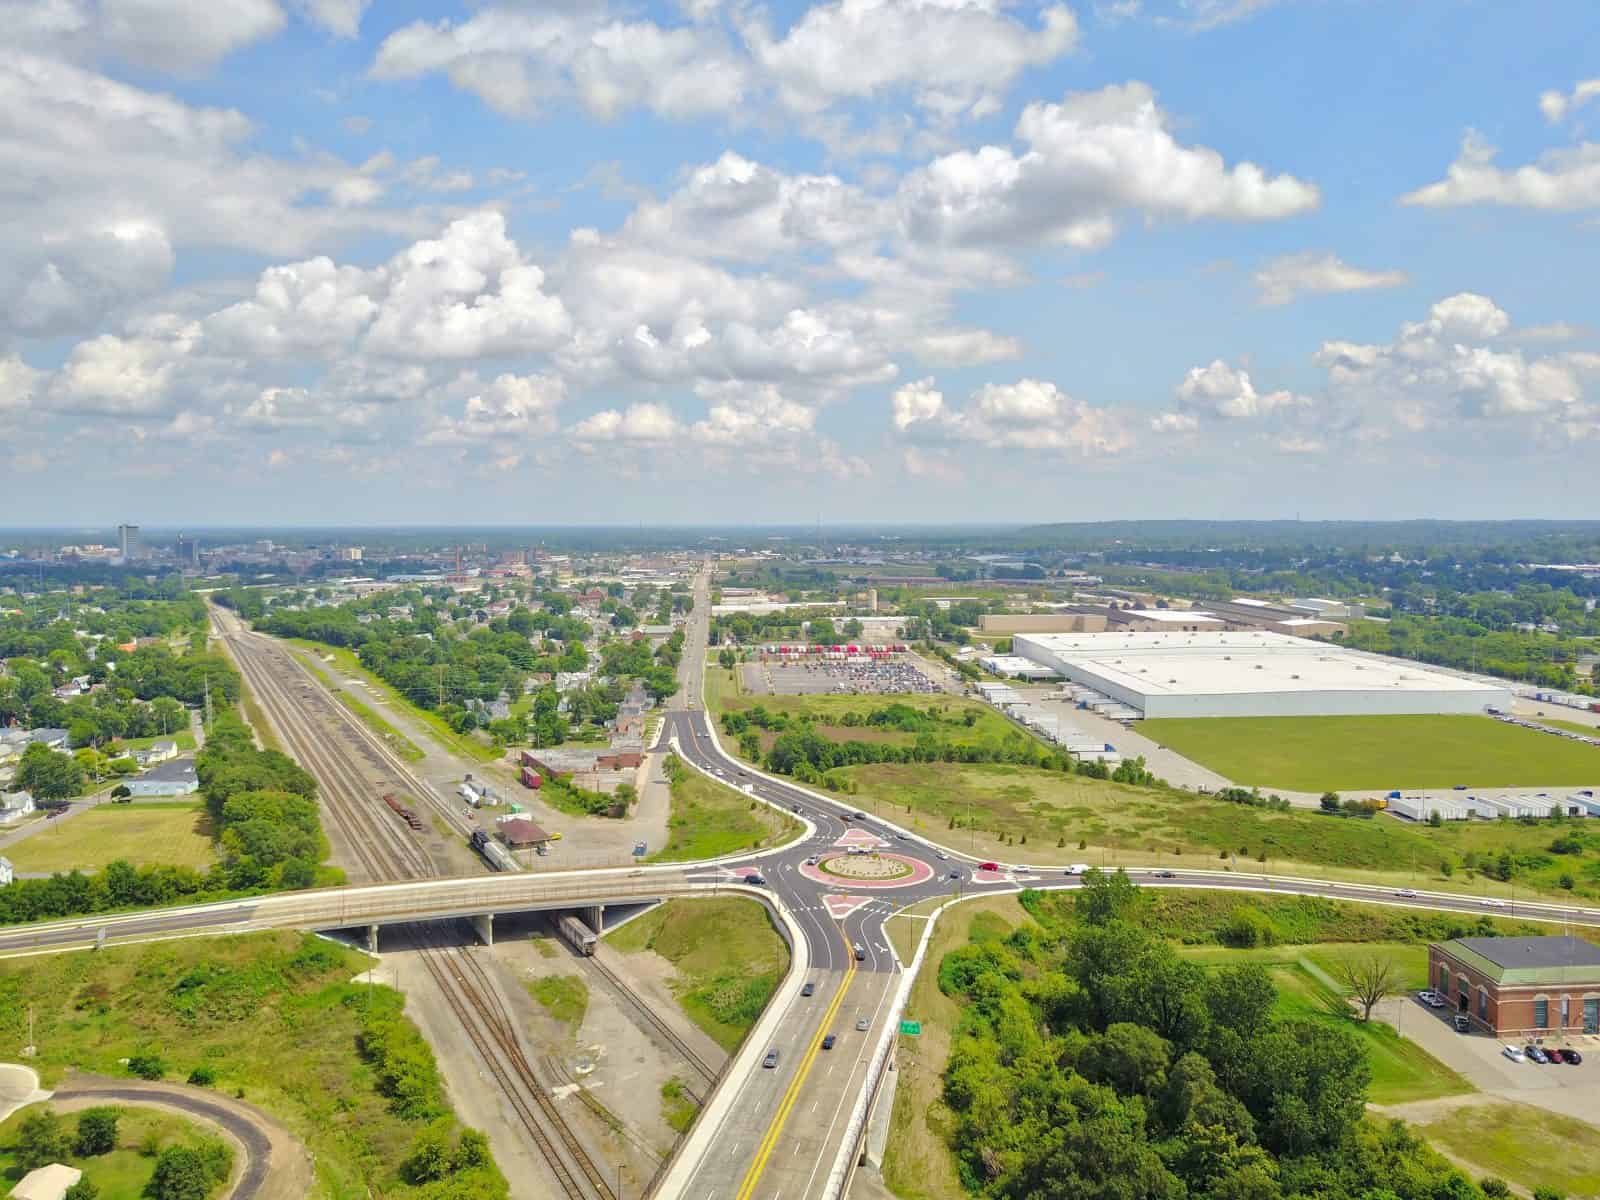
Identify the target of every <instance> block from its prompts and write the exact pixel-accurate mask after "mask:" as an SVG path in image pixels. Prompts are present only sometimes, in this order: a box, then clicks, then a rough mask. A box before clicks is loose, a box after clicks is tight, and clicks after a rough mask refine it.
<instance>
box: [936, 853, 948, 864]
mask: <svg viewBox="0 0 1600 1200" xmlns="http://www.w3.org/2000/svg"><path fill="white" fill-rule="evenodd" d="M936 857H937V858H938V860H939V861H940V862H949V861H950V856H949V855H948V854H946V853H945V852H944V851H943V850H941V851H939V853H938V854H937V855H936Z"/></svg>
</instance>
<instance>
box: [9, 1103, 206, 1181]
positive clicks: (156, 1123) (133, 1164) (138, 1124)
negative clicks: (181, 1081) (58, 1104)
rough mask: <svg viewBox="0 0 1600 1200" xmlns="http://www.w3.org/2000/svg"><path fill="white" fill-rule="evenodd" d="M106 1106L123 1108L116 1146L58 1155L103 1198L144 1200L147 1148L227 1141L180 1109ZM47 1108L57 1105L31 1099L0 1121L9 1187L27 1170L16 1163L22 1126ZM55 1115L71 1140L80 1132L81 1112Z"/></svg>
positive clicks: (150, 1160) (149, 1163) (152, 1164)
mask: <svg viewBox="0 0 1600 1200" xmlns="http://www.w3.org/2000/svg"><path fill="white" fill-rule="evenodd" d="M105 1107H109V1108H114V1109H116V1111H117V1114H118V1120H117V1146H116V1149H114V1150H111V1151H108V1152H107V1153H105V1154H95V1155H87V1156H85V1155H79V1154H77V1153H70V1154H67V1155H66V1156H64V1157H63V1158H61V1159H59V1160H58V1161H60V1162H62V1163H65V1164H66V1165H67V1166H69V1167H77V1168H78V1169H79V1170H81V1171H82V1172H83V1177H84V1178H85V1179H87V1180H89V1181H90V1182H91V1183H93V1184H94V1185H95V1187H96V1188H97V1189H98V1195H99V1200H145V1198H146V1191H145V1189H146V1188H147V1187H148V1186H149V1183H150V1178H151V1176H152V1175H154V1174H155V1168H156V1158H155V1155H154V1154H148V1153H145V1151H146V1149H149V1148H157V1149H158V1151H159V1150H164V1149H166V1148H167V1147H169V1146H185V1147H188V1148H190V1149H196V1150H198V1149H201V1148H202V1147H204V1146H207V1145H224V1148H225V1144H224V1143H222V1142H221V1139H219V1138H217V1137H216V1136H214V1135H213V1134H211V1133H209V1132H207V1131H206V1130H205V1129H204V1128H203V1127H201V1126H199V1125H196V1124H193V1123H191V1122H189V1121H187V1120H185V1119H184V1118H183V1117H180V1116H178V1115H176V1114H175V1113H170V1112H166V1111H163V1110H160V1109H154V1108H140V1107H138V1106H136V1105H129V1104H110V1105H106V1106H105ZM47 1109H49V1110H50V1111H52V1112H54V1111H55V1110H54V1109H51V1108H50V1105H48V1104H33V1105H29V1106H28V1107H27V1108H24V1109H20V1110H19V1111H17V1112H15V1113H13V1114H12V1115H11V1116H10V1117H9V1118H7V1120H6V1121H5V1122H4V1123H0V1187H4V1188H6V1189H7V1190H9V1189H10V1188H11V1187H12V1186H13V1185H14V1184H15V1183H16V1182H17V1180H19V1179H21V1178H22V1176H23V1175H25V1174H26V1172H25V1171H23V1169H22V1168H21V1167H20V1166H18V1165H17V1161H16V1155H15V1154H14V1153H13V1150H12V1147H13V1143H14V1141H15V1138H16V1133H17V1126H18V1125H20V1124H21V1123H22V1122H23V1121H25V1120H27V1119H28V1117H29V1116H31V1115H33V1114H35V1113H38V1112H41V1111H44V1110H47ZM80 1111H81V1110H80ZM56 1117H57V1119H58V1120H59V1121H60V1123H61V1129H62V1132H63V1133H65V1134H66V1137H67V1142H68V1145H69V1146H70V1145H71V1144H72V1141H73V1138H74V1136H75V1135H76V1132H77V1122H78V1112H58V1113H56ZM229 1157H230V1158H231V1152H229ZM224 1182H226V1181H225V1180H219V1181H218V1182H217V1183H216V1185H215V1186H214V1187H213V1188H212V1190H211V1194H212V1195H215V1194H216V1193H217V1192H218V1191H220V1189H221V1187H222V1184H223V1183H224Z"/></svg>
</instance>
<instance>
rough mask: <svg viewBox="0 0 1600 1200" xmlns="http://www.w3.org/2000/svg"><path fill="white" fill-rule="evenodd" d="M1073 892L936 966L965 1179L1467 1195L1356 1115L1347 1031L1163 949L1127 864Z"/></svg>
mask: <svg viewBox="0 0 1600 1200" xmlns="http://www.w3.org/2000/svg"><path fill="white" fill-rule="evenodd" d="M1072 903H1073V909H1072V913H1071V919H1070V920H1065V919H1054V920H1050V919H1047V923H1046V924H1043V925H1024V926H1022V927H1020V928H1018V929H1016V930H1013V931H1011V932H1009V933H1008V934H1005V935H1004V936H997V937H983V936H975V938H974V940H973V941H972V943H970V944H969V945H967V946H964V947H961V948H959V949H956V950H954V951H952V952H951V953H948V954H946V955H945V956H944V958H943V959H942V961H941V962H940V964H939V967H938V985H939V989H940V990H941V991H942V992H943V993H945V994H946V995H947V996H949V997H952V998H954V999H956V1000H957V1001H958V1002H960V1003H961V1005H962V1008H961V1010H960V1011H961V1015H960V1018H959V1025H958V1028H957V1031H956V1036H955V1040H954V1043H953V1047H952V1051H951V1055H950V1060H949V1063H948V1065H947V1067H946V1069H945V1073H944V1088H943V1101H944V1103H945V1105H947V1106H948V1109H949V1111H950V1113H951V1115H952V1124H951V1127H950V1130H949V1144H950V1147H951V1150H952V1151H953V1152H954V1154H955V1158H956V1163H957V1168H958V1172H959V1175H960V1178H961V1182H962V1184H963V1185H964V1186H965V1188H966V1189H967V1190H968V1191H969V1192H970V1193H973V1194H977V1195H983V1196H992V1197H1016V1198H1017V1200H1022V1198H1024V1197H1026V1198H1028V1200H1050V1198H1052V1197H1060V1198H1062V1200H1066V1198H1067V1197H1071V1198H1073V1200H1094V1198H1097V1197H1162V1198H1170V1200H1177V1198H1178V1197H1183V1196H1217V1197H1244V1196H1248V1197H1252V1198H1256V1200H1274V1198H1276V1197H1300V1196H1316V1197H1318V1198H1319V1200H1341V1198H1343V1197H1350V1198H1352V1200H1355V1198H1361V1200H1371V1198H1373V1197H1378V1196H1393V1197H1397V1198H1398V1200H1424V1198H1426V1200H1433V1198H1434V1197H1446V1196H1447V1197H1451V1198H1459V1200H1470V1198H1472V1197H1477V1196H1481V1195H1482V1192H1481V1191H1480V1190H1479V1189H1478V1188H1477V1187H1476V1186H1475V1185H1474V1184H1472V1183H1471V1182H1470V1181H1469V1180H1467V1179H1466V1178H1465V1177H1464V1176H1463V1175H1461V1173H1460V1172H1459V1171H1458V1170H1456V1168H1454V1167H1452V1166H1451V1165H1450V1164H1449V1163H1447V1162H1446V1161H1445V1160H1444V1159H1443V1158H1441V1157H1440V1156H1439V1155H1437V1154H1436V1153H1434V1152H1433V1151H1431V1150H1429V1149H1428V1148H1427V1147H1426V1146H1425V1145H1424V1144H1423V1143H1422V1142H1421V1140H1420V1139H1418V1138H1417V1137H1416V1136H1415V1135H1414V1134H1413V1133H1411V1132H1410V1131H1409V1130H1407V1129H1406V1127H1405V1126H1404V1125H1403V1123H1400V1122H1393V1123H1390V1124H1388V1125H1387V1126H1377V1125H1374V1124H1372V1123H1369V1122H1367V1121H1365V1120H1364V1119H1363V1118H1364V1107H1365V1100H1366V1091H1367V1087H1368V1084H1369V1082H1370V1079H1371V1068H1370V1066H1369V1065H1368V1062H1367V1059H1366V1056H1365V1054H1364V1053H1363V1050H1362V1047H1361V1045H1360V1043H1359V1042H1358V1041H1357V1040H1356V1039H1355V1037H1353V1036H1352V1035H1351V1034H1350V1033H1349V1032H1348V1031H1346V1030H1344V1029H1341V1028H1339V1027H1337V1026H1335V1025H1331V1024H1328V1023H1325V1022H1320V1021H1312V1020H1306V1019H1302V1018H1297V1017H1282V1016H1279V1015H1276V1014H1275V1012H1274V1005H1275V1002H1276V991H1275V988H1274V986H1273V983H1272V980H1271V978H1270V977H1269V976H1268V974H1267V972H1266V971H1265V970H1264V969H1263V968H1261V967H1260V966H1259V965H1256V964H1252V963H1248V962H1245V963H1239V964H1235V965H1230V966H1226V967H1222V968H1219V969H1214V970H1213V969H1208V968H1206V967H1204V966H1202V965H1200V964H1198V963H1195V962H1193V961H1190V960H1186V959H1184V958H1183V957H1181V956H1179V955H1178V954H1176V953H1175V952H1174V951H1173V949H1172V947H1171V946H1170V944H1169V943H1167V942H1166V941H1164V940H1162V939H1160V938H1159V937H1158V936H1157V935H1156V934H1155V933H1154V932H1152V930H1151V929H1150V928H1149V927H1148V925H1147V923H1146V921H1145V920H1144V913H1143V909H1142V898H1141V897H1140V895H1139V893H1138V889H1136V888H1135V887H1134V886H1133V885H1132V884H1131V883H1130V882H1129V881H1128V880H1127V879H1126V877H1123V876H1103V875H1101V874H1100V873H1099V872H1091V874H1090V876H1088V877H1087V878H1086V880H1085V886H1084V887H1083V888H1082V889H1081V890H1080V891H1079V892H1078V893H1077V895H1076V897H1075V898H1074V900H1073V902H1072ZM1051 916H1059V912H1057V913H1052V914H1051ZM975 933H976V930H975Z"/></svg>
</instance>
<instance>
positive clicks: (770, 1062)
mask: <svg viewBox="0 0 1600 1200" xmlns="http://www.w3.org/2000/svg"><path fill="white" fill-rule="evenodd" d="M1507 1048H1508V1049H1509V1047H1507ZM761 1065H762V1066H763V1067H767V1068H772V1067H775V1066H777V1065H778V1052H777V1051H776V1050H768V1051H767V1056H766V1057H765V1058H763V1059H762V1060H761Z"/></svg>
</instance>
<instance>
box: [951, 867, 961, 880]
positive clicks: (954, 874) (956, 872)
mask: <svg viewBox="0 0 1600 1200" xmlns="http://www.w3.org/2000/svg"><path fill="white" fill-rule="evenodd" d="M950 878H951V879H960V878H961V872H960V870H959V869H955V870H952V871H951V872H950Z"/></svg>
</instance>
